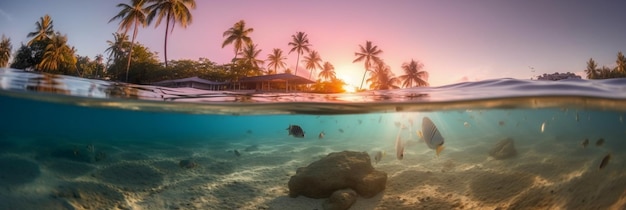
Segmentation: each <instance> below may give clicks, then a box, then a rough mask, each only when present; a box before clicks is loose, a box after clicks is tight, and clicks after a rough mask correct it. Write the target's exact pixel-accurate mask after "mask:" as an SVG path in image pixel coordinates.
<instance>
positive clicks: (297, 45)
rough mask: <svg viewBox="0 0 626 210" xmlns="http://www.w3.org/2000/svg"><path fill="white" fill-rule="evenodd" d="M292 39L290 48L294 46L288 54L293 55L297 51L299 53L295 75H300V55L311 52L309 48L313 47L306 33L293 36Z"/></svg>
mask: <svg viewBox="0 0 626 210" xmlns="http://www.w3.org/2000/svg"><path fill="white" fill-rule="evenodd" d="M291 39H292V41H291V42H289V46H292V48H291V50H289V53H288V54H291V53H292V52H293V51H296V52H297V53H298V58H297V59H296V72H295V73H294V75H296V76H297V75H298V63H300V54H302V53H303V52H305V51H306V52H309V51H310V50H309V47H310V46H311V44H309V38H308V37H307V35H306V34H305V33H304V32H301V31H299V32H297V33H296V34H294V35H291Z"/></svg>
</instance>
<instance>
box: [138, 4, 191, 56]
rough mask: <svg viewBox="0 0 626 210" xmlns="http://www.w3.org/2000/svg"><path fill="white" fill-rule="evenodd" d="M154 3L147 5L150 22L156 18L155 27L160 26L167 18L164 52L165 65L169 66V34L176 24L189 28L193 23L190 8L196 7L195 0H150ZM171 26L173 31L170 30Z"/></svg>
mask: <svg viewBox="0 0 626 210" xmlns="http://www.w3.org/2000/svg"><path fill="white" fill-rule="evenodd" d="M149 2H151V3H152V4H151V5H150V6H148V7H146V10H148V11H150V13H148V24H150V23H152V21H153V20H154V18H156V24H155V27H158V26H159V24H160V23H161V21H162V20H163V19H165V45H164V50H163V53H164V55H165V67H167V62H168V61H167V35H168V34H169V33H170V32H171V31H174V26H175V25H176V23H178V25H179V26H182V27H183V28H187V25H189V24H191V20H192V16H191V11H190V9H195V8H196V1H195V0H176V1H172V0H149ZM170 27H172V28H171V31H170Z"/></svg>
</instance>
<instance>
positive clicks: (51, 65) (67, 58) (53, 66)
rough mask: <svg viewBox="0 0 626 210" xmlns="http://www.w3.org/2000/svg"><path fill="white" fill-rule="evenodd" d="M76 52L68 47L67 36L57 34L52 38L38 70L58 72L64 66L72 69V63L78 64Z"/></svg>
mask: <svg viewBox="0 0 626 210" xmlns="http://www.w3.org/2000/svg"><path fill="white" fill-rule="evenodd" d="M75 51H76V50H75V49H73V48H70V47H69V46H68V45H67V36H63V35H61V34H58V33H57V34H55V35H54V36H52V37H51V38H50V43H49V44H48V45H47V46H46V49H45V51H44V54H43V59H42V60H41V62H40V63H39V64H38V65H37V69H39V70H41V71H57V70H59V69H60V68H61V67H64V66H63V65H67V66H65V67H70V68H71V65H72V63H73V64H76V60H75V59H76V58H75V56H74V52H75ZM74 67H75V66H74Z"/></svg>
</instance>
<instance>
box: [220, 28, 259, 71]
mask: <svg viewBox="0 0 626 210" xmlns="http://www.w3.org/2000/svg"><path fill="white" fill-rule="evenodd" d="M252 32H254V28H246V22H245V21H244V20H240V21H239V22H236V23H235V24H234V25H233V27H231V28H229V29H228V30H226V31H224V34H222V36H223V37H226V39H225V40H224V42H223V43H222V48H224V47H226V45H229V44H232V45H233V47H234V48H235V57H234V58H233V61H234V60H237V55H238V54H239V52H241V50H242V49H243V48H244V47H245V46H247V45H250V44H252V39H251V38H250V34H251V33H252Z"/></svg>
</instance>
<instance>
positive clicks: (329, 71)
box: [318, 61, 336, 81]
mask: <svg viewBox="0 0 626 210" xmlns="http://www.w3.org/2000/svg"><path fill="white" fill-rule="evenodd" d="M318 76H319V77H320V78H324V79H326V81H328V80H332V79H334V78H336V75H335V67H334V66H333V64H330V63H329V62H328V61H327V62H324V66H323V67H322V71H320V74H319V75H318Z"/></svg>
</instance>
